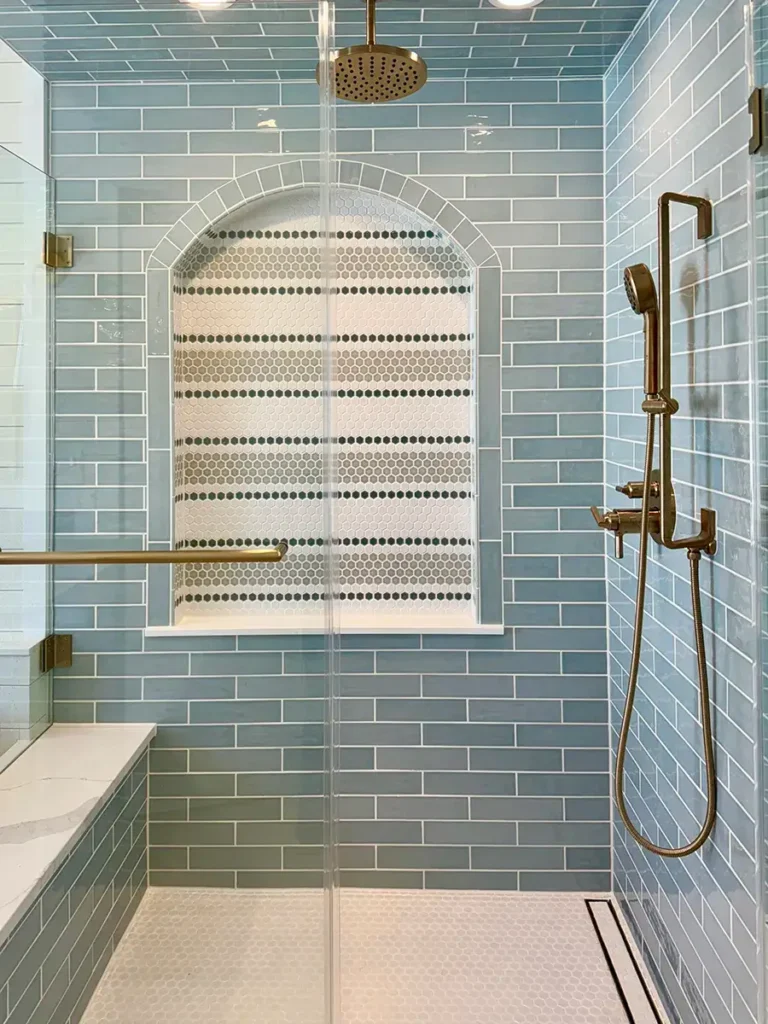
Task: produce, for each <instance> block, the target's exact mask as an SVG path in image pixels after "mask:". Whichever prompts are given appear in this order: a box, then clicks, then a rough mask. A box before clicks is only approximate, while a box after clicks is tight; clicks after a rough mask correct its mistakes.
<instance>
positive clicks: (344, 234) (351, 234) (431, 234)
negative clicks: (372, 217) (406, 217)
mask: <svg viewBox="0 0 768 1024" xmlns="http://www.w3.org/2000/svg"><path fill="white" fill-rule="evenodd" d="M206 235H207V236H208V238H328V237H329V233H328V232H326V231H279V230H277V231H273V230H248V231H246V230H240V231H232V230H230V231H206ZM330 237H331V238H355V239H359V238H442V235H441V234H440V233H439V232H436V231H428V230H425V231H402V230H401V231H332V232H330Z"/></svg>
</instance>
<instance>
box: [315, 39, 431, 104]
mask: <svg viewBox="0 0 768 1024" xmlns="http://www.w3.org/2000/svg"><path fill="white" fill-rule="evenodd" d="M332 75H333V91H334V93H335V94H336V96H337V97H338V98H339V99H341V100H351V101H352V102H353V103H388V102H390V101H391V100H400V99H402V98H403V97H404V96H410V95H411V94H412V93H414V92H416V91H417V90H419V89H420V88H421V87H422V85H424V83H425V82H426V80H427V65H426V64H425V63H424V61H423V60H422V59H421V57H419V55H418V54H417V53H412V52H411V51H410V50H404V49H403V48H402V47H400V46H384V45H383V44H381V43H373V44H370V43H361V44H360V45H359V46H347V47H346V48H345V49H343V50H339V51H338V53H337V54H336V56H335V59H334V61H333V71H332Z"/></svg>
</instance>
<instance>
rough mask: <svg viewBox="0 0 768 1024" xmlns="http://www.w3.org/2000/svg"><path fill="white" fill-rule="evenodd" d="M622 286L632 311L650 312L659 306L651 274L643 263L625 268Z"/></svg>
mask: <svg viewBox="0 0 768 1024" xmlns="http://www.w3.org/2000/svg"><path fill="white" fill-rule="evenodd" d="M624 288H625V290H626V293H627V298H628V299H629V304H630V306H631V307H632V311H633V312H634V313H640V314H644V313H651V312H652V311H653V310H657V309H658V308H659V300H658V297H657V295H656V284H655V282H654V280H653V274H652V273H651V272H650V270H649V269H648V267H647V266H646V265H645V263H636V264H635V265H634V266H633V267H626V268H625V270H624Z"/></svg>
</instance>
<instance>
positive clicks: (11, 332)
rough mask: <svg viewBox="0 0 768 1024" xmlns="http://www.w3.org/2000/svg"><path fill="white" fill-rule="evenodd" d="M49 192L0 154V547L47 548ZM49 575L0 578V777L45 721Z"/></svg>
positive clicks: (29, 570) (40, 569)
mask: <svg viewBox="0 0 768 1024" xmlns="http://www.w3.org/2000/svg"><path fill="white" fill-rule="evenodd" d="M52 211H53V184H52V182H51V180H50V179H49V178H48V177H47V176H46V175H45V174H44V173H43V172H42V171H40V170H38V169H37V168H36V167H33V166H32V165H31V164H28V163H27V162H26V161H24V160H22V159H21V157H19V156H17V155H16V154H15V153H12V152H10V151H9V150H7V149H4V148H2V147H0V231H2V244H1V246H0V263H1V266H0V275H1V276H0V280H2V285H0V353H1V359H2V372H1V373H0V474H1V476H0V479H1V480H2V501H1V508H0V514H1V515H2V522H1V523H0V547H2V548H3V549H4V550H37V551H40V550H46V549H47V548H49V547H50V541H51V501H50V483H51V473H50V413H51V405H52V402H51V373H50V365H51V350H52V345H51V340H52V339H51V296H50V289H51V277H50V274H49V272H48V271H47V270H46V268H45V265H44V263H43V258H42V248H43V235H44V233H45V232H46V231H52V230H53V216H52ZM51 619H52V612H51V587H50V571H49V570H47V569H46V568H45V567H44V566H19V567H11V566H5V567H3V569H2V573H1V574H0V769H2V768H3V767H4V766H5V765H6V764H7V763H8V762H9V761H10V760H12V759H13V758H14V757H15V756H16V755H17V754H19V753H20V752H21V751H22V750H23V749H24V748H25V747H26V746H27V745H28V743H29V742H30V741H31V740H33V739H35V738H36V737H37V736H38V735H40V733H41V732H42V731H43V730H44V729H46V728H47V726H48V725H49V723H50V714H51V709H50V676H49V675H41V673H40V672H39V652H38V650H37V646H36V645H37V644H39V642H40V641H41V640H42V639H43V638H44V637H45V636H46V635H47V633H48V632H49V631H50V628H51Z"/></svg>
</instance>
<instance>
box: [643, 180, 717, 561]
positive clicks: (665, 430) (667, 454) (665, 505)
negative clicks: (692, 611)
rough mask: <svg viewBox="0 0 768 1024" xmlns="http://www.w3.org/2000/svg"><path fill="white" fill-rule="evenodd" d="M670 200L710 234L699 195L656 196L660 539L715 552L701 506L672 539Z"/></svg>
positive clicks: (701, 233)
mask: <svg viewBox="0 0 768 1024" xmlns="http://www.w3.org/2000/svg"><path fill="white" fill-rule="evenodd" d="M672 203H680V204H681V205H684V206H693V207H695V209H696V212H697V218H696V233H697V236H698V238H699V239H701V240H702V241H703V240H704V239H706V238H709V237H710V236H711V234H712V230H713V228H712V203H711V202H710V201H709V199H705V198H703V197H702V196H691V195H684V194H682V193H679V192H664V193H663V195H661V196H660V198H659V214H658V216H659V286H660V287H659V292H660V294H659V306H660V315H659V321H660V330H659V336H660V349H661V356H660V359H659V393H658V395H657V396H655V397H648V398H647V399H646V401H645V402H644V403H643V409H644V411H645V412H648V413H656V414H657V415H658V416H659V421H660V429H659V519H660V529H659V537H658V539H659V541H660V543H661V544H663V545H664V547H667V548H674V549H680V548H686V549H688V550H689V551H705V552H706V553H707V554H709V555H714V553H715V551H716V550H717V539H716V538H717V515H716V513H715V510H714V509H711V508H702V509H701V513H700V524H701V528H700V530H699V532H698V533H697V534H695V535H694V536H691V537H680V538H678V539H675V536H674V533H675V520H676V508H675V493H674V486H673V482H672V416H673V415H674V414H675V413H676V412H677V411H678V408H679V405H678V403H677V402H676V401H675V399H674V398H673V397H672V394H671V389H672V313H671V306H672V241H671V226H670V207H671V205H672Z"/></svg>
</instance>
